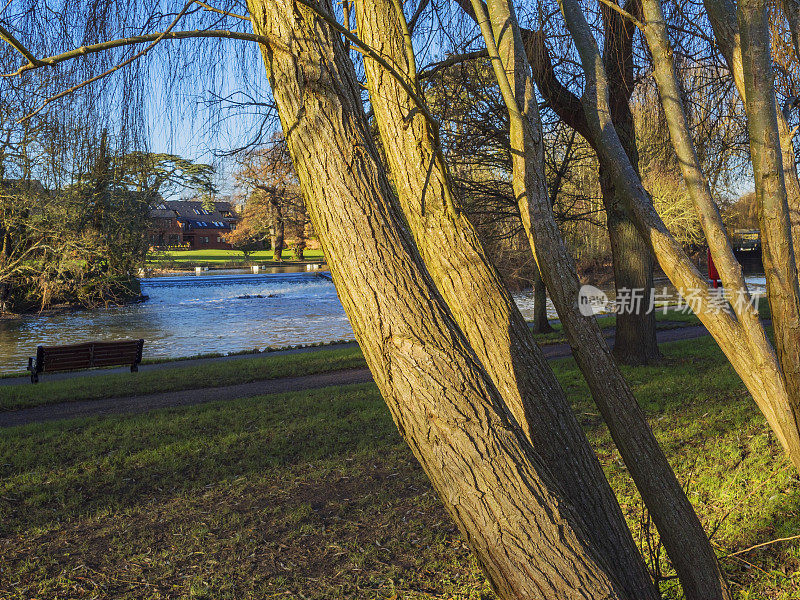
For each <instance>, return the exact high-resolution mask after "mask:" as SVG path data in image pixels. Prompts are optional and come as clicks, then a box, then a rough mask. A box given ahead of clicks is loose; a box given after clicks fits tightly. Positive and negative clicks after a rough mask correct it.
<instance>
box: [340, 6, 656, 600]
mask: <svg viewBox="0 0 800 600" xmlns="http://www.w3.org/2000/svg"><path fill="white" fill-rule="evenodd" d="M353 8H354V9H355V16H356V21H357V23H358V32H359V36H360V38H361V39H362V40H363V41H364V42H365V43H366V44H368V45H369V46H371V47H374V48H380V49H381V55H382V56H384V57H385V58H386V59H388V62H389V63H390V64H391V65H393V66H395V68H398V69H400V71H401V72H400V73H398V75H400V76H402V77H405V78H408V80H410V81H411V82H412V85H413V86H414V87H415V86H416V84H415V73H416V67H415V61H414V56H413V52H412V51H411V49H410V46H409V45H408V43H407V40H408V39H409V38H408V36H407V27H406V26H405V19H404V17H403V16H402V14H401V13H399V12H398V11H397V10H396V8H395V4H394V2H393V0H356V1H355V2H354V6H353ZM364 70H365V74H366V77H367V88H368V90H369V93H370V103H371V106H372V109H373V112H374V115H375V121H376V123H377V125H378V130H379V133H380V135H381V138H382V140H383V142H384V143H383V150H384V152H385V155H386V159H387V161H388V163H389V166H390V170H391V174H392V177H393V181H394V184H395V187H396V189H397V193H398V198H399V202H400V205H401V207H402V209H403V213H404V215H405V217H406V221H407V223H408V226H409V230H410V232H411V234H412V235H413V237H414V240H415V242H416V244H417V247H418V248H419V251H420V254H421V255H422V258H423V259H424V261H425V266H426V267H427V270H428V272H429V273H430V275H431V277H432V278H433V281H434V283H435V284H436V286H437V288H438V289H439V291H440V293H441V294H442V296H443V297H444V300H445V301H446V302H447V305H448V306H449V308H450V310H451V312H452V315H453V317H454V319H455V320H456V322H457V323H458V325H459V327H460V328H461V330H462V331H463V332H464V334H465V335H466V337H467V339H468V340H469V342H470V344H471V346H472V348H473V349H474V350H475V353H476V355H477V358H478V359H479V361H480V362H481V364H483V365H484V367H485V368H486V370H487V372H488V373H489V375H490V376H491V378H492V380H493V381H494V383H495V385H496V386H497V388H498V389H499V390H500V393H501V395H502V396H503V399H504V401H505V403H506V405H507V406H508V407H509V409H510V411H511V413H512V414H513V415H514V417H515V418H516V420H517V422H518V423H519V424H520V425H521V426H522V428H523V430H524V431H525V432H526V433H527V435H528V436H529V438H530V439H531V441H532V442H533V444H534V447H535V448H536V449H537V451H538V452H539V453H540V455H541V456H542V458H543V460H545V462H547V464H548V465H549V467H550V469H551V472H552V473H553V474H554V475H555V476H556V477H557V478H558V479H559V482H560V484H559V485H560V486H561V487H562V489H563V490H564V493H565V494H566V495H567V497H568V498H569V499H570V501H571V502H572V503H573V505H574V506H575V507H576V508H577V509H578V511H579V512H580V513H581V514H582V515H583V516H584V518H585V520H586V522H587V523H588V524H589V527H590V536H591V539H592V542H593V544H596V545H597V547H600V548H603V550H602V553H603V555H604V556H607V557H608V558H609V559H612V560H611V562H612V563H613V568H614V569H616V576H617V578H618V579H619V581H620V582H623V583H622V584H623V585H624V586H625V589H626V590H628V593H629V594H630V595H632V596H633V597H636V598H641V599H645V598H652V597H653V586H652V584H651V582H650V578H649V576H648V574H647V571H646V569H645V567H644V564H643V562H642V560H641V557H640V556H639V554H638V551H637V549H636V547H635V544H634V543H633V540H632V539H631V536H630V532H629V531H628V529H627V525H626V524H625V522H624V518H623V516H622V514H621V512H620V510H619V506H618V504H617V502H616V499H615V498H614V495H613V492H612V491H611V489H610V487H609V486H608V483H607V482H606V480H605V477H604V475H603V473H602V470H601V469H600V465H599V463H598V462H597V459H596V457H595V456H594V454H593V452H592V449H591V447H590V446H589V445H588V442H587V440H586V438H585V436H584V434H583V432H582V431H581V429H580V425H579V424H578V422H577V420H576V419H575V417H574V415H573V413H572V411H571V408H570V407H569V404H568V403H567V400H566V398H565V397H564V393H563V391H562V390H561V388H560V386H559V384H558V382H557V381H556V379H555V377H554V375H553V373H552V371H551V369H550V367H549V365H548V364H547V362H546V360H545V358H544V356H543V354H542V352H541V350H540V349H539V348H538V346H537V345H536V343H535V341H534V340H533V337H532V335H531V332H530V330H529V328H528V326H527V324H526V323H525V321H524V319H523V317H522V315H521V314H520V312H519V310H518V308H517V306H516V304H515V303H514V300H513V299H512V298H511V296H510V294H509V293H508V291H507V290H506V288H505V286H504V285H503V284H502V281H501V279H500V276H499V274H498V273H497V271H496V270H495V269H494V267H493V266H492V265H491V263H490V262H489V260H488V258H487V257H486V254H485V252H484V250H483V248H482V246H481V244H480V241H479V240H478V236H477V233H476V232H475V230H474V228H473V227H472V225H471V224H470V222H469V220H468V219H467V218H466V216H465V215H464V214H463V213H461V212H460V210H459V206H458V202H457V200H456V199H455V198H453V196H452V187H451V186H450V181H449V176H448V173H447V170H446V165H445V164H444V162H443V161H442V160H441V156H440V155H439V156H437V152H436V150H437V145H436V144H437V141H436V139H435V136H436V131H435V127H436V125H435V124H434V123H432V122H431V121H430V120H429V119H428V118H426V116H425V115H424V114H423V112H422V110H421V109H420V108H417V105H416V104H415V102H414V99H413V98H412V96H411V95H409V92H408V90H407V89H405V88H404V87H403V86H402V85H401V84H400V83H399V82H398V79H397V77H395V76H393V75H392V74H390V73H389V72H388V71H387V70H386V69H385V68H384V66H382V65H380V64H378V63H377V62H375V61H374V60H370V59H369V58H366V59H365V65H364ZM542 287H543V286H540V289H542ZM542 291H543V289H542ZM541 306H544V304H543V303H542V304H541ZM567 449H569V450H567Z"/></svg>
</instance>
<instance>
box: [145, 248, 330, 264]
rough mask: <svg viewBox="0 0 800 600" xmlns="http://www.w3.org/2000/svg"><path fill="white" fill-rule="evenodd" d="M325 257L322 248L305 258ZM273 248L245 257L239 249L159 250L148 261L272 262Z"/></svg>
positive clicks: (287, 255)
mask: <svg viewBox="0 0 800 600" xmlns="http://www.w3.org/2000/svg"><path fill="white" fill-rule="evenodd" d="M294 258H295V256H294V252H292V251H291V250H286V251H284V253H283V259H284V261H286V262H293V261H294ZM324 259H325V257H324V255H323V254H322V250H306V251H305V260H311V261H322V260H324ZM272 260H273V255H272V250H259V251H258V252H252V253H250V255H249V256H248V257H247V259H245V255H244V254H243V253H242V252H240V251H239V250H176V251H174V252H157V253H152V254H150V255H149V256H148V262H149V263H153V264H157V263H169V262H174V263H191V264H192V265H198V266H203V265H204V264H208V265H212V264H213V265H219V264H235V263H241V264H243V265H244V264H250V263H262V262H272Z"/></svg>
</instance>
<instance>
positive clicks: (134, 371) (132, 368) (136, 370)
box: [131, 363, 139, 373]
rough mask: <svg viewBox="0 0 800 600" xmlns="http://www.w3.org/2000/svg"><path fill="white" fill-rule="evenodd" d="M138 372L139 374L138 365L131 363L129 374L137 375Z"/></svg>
mask: <svg viewBox="0 0 800 600" xmlns="http://www.w3.org/2000/svg"><path fill="white" fill-rule="evenodd" d="M138 372H139V365H137V364H136V363H133V364H132V365H131V373H138Z"/></svg>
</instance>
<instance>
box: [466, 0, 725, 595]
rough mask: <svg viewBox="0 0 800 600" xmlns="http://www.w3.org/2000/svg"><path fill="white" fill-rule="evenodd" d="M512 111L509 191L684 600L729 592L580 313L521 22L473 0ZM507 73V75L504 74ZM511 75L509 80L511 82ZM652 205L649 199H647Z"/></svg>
mask: <svg viewBox="0 0 800 600" xmlns="http://www.w3.org/2000/svg"><path fill="white" fill-rule="evenodd" d="M473 7H474V10H475V12H476V13H478V15H479V22H480V23H481V30H482V32H483V37H484V40H485V41H486V46H487V49H488V51H489V56H490V58H492V64H493V67H494V72H495V75H496V77H497V80H498V82H499V84H500V90H501V92H502V94H503V98H504V100H505V102H506V105H507V106H508V110H509V124H510V135H511V152H512V157H513V168H514V177H513V186H514V194H515V196H516V197H517V198H518V199H519V200H520V213H521V215H522V217H523V224H524V225H525V228H526V230H527V231H528V232H529V234H530V235H531V236H532V237H533V240H532V243H531V247H532V248H535V250H536V252H537V255H538V260H537V262H538V264H539V266H540V268H541V269H542V275H543V277H544V279H545V282H546V284H547V288H548V291H549V292H550V295H551V297H552V299H553V303H554V304H555V306H556V309H557V310H558V313H559V317H561V322H562V324H563V326H564V329H565V331H566V332H567V336H568V339H569V341H570V345H571V346H572V348H573V354H574V356H575V359H576V361H577V363H578V366H579V367H580V368H581V372H582V373H583V375H584V377H585V378H586V382H587V383H588V385H589V388H590V390H591V391H592V395H593V397H594V398H595V401H596V402H597V405H598V408H599V409H600V411H601V413H602V415H603V419H604V420H605V422H606V424H607V425H608V428H609V431H610V432H611V435H612V437H613V439H614V442H615V443H616V445H617V447H618V448H619V451H620V454H621V455H622V457H623V460H624V461H625V464H626V465H627V467H628V469H629V470H630V472H631V476H632V477H633V480H634V482H635V483H636V486H637V489H638V490H639V492H640V494H641V496H642V499H643V500H644V502H645V505H646V506H647V508H648V510H649V511H650V514H651V515H652V517H653V520H654V522H655V523H656V527H657V528H658V532H659V534H660V536H661V540H662V542H663V544H664V548H665V549H666V551H667V554H668V555H669V557H670V559H671V560H672V563H673V565H674V566H675V570H676V571H677V572H678V576H679V578H680V581H681V585H682V586H683V590H684V593H685V594H686V597H687V598H690V599H694V600H711V599H726V598H729V597H730V596H729V593H728V591H727V584H726V582H725V578H724V576H723V575H722V573H721V571H720V569H719V565H718V564H717V561H716V556H715V555H714V551H713V550H712V548H711V545H710V543H709V542H708V538H707V537H706V534H705V531H704V530H703V527H702V525H701V524H700V521H699V519H698V518H697V515H696V514H695V513H694V509H693V508H692V505H691V503H690V502H689V500H688V498H687V497H686V494H685V493H684V491H683V488H682V487H681V485H680V482H678V480H677V479H676V477H675V474H674V473H673V472H672V468H671V467H670V465H669V462H668V461H667V459H666V457H665V456H664V454H663V452H662V451H661V449H660V448H659V446H658V442H657V441H656V439H655V437H654V436H653V433H652V431H651V430H650V427H649V425H648V423H647V420H646V419H645V417H644V414H643V413H642V410H641V408H640V407H639V405H638V403H637V402H636V398H635V397H634V396H633V394H632V393H631V390H630V388H629V387H628V385H627V383H626V382H625V380H624V378H623V377H622V375H621V373H620V372H619V369H618V368H617V365H616V364H615V362H614V360H613V358H612V357H611V354H610V352H609V350H608V346H607V345H606V343H605V340H604V338H603V336H602V333H601V331H600V328H599V327H598V325H597V322H596V321H595V320H594V318H593V317H591V316H588V317H587V316H584V315H582V314H581V313H580V312H579V311H578V307H577V298H578V291H579V282H578V277H577V274H576V272H575V267H574V264H573V262H572V257H571V255H570V254H569V251H568V249H567V248H566V245H565V244H564V241H563V239H562V238H561V235H560V232H559V229H558V226H557V224H556V222H555V217H554V215H553V211H552V208H551V206H550V202H549V200H548V195H547V183H546V178H545V175H544V149H543V144H542V125H541V120H540V117H539V112H538V105H537V101H536V94H535V90H534V86H533V79H532V77H531V76H530V69H529V66H528V63H527V58H526V55H525V51H524V49H523V45H522V37H521V34H520V30H519V25H518V23H517V20H516V15H515V14H514V9H513V5H512V4H511V2H510V1H509V0H489V2H488V7H489V14H488V15H485V16H483V18H480V17H481V16H482V15H481V14H480V13H481V11H485V10H486V9H485V7H484V6H483V4H482V0H473ZM509 75H510V76H511V77H510V78H509ZM509 79H510V80H509ZM651 206H652V205H651Z"/></svg>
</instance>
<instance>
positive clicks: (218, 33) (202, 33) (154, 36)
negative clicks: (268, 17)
mask: <svg viewBox="0 0 800 600" xmlns="http://www.w3.org/2000/svg"><path fill="white" fill-rule="evenodd" d="M190 38H227V39H232V40H242V41H245V42H256V43H259V44H272V45H273V46H276V47H280V48H281V49H283V50H285V51H287V52H288V48H285V47H283V45H282V44H280V43H278V42H276V41H275V40H274V39H271V38H270V37H269V36H265V35H258V34H255V33H245V32H241V31H230V30H227V29H195V30H193V31H170V32H157V33H150V34H145V35H137V36H133V37H129V38H120V39H116V40H109V41H107V42H100V43H99V44H91V45H89V46H81V47H80V48H75V49H73V50H69V51H67V52H64V53H62V54H56V55H54V56H50V57H48V58H43V59H37V60H36V63H31V62H29V63H28V64H26V65H23V66H21V67H20V68H19V69H17V70H16V71H14V72H13V73H5V74H3V75H0V77H15V76H17V75H20V74H22V73H25V72H26V71H30V70H32V69H37V68H40V67H49V66H53V65H57V64H58V63H61V62H64V61H67V60H71V59H73V58H78V57H81V56H86V55H88V54H97V53H98V52H105V51H106V50H111V49H112V48H120V47H122V46H132V45H135V44H144V43H147V42H152V41H154V40H158V39H164V40H184V39H190Z"/></svg>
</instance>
